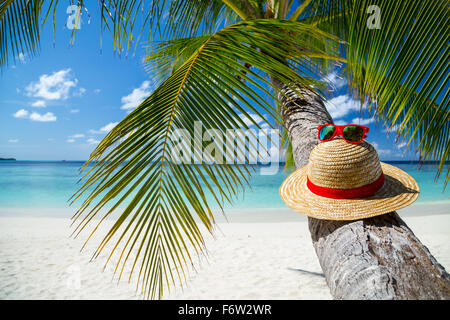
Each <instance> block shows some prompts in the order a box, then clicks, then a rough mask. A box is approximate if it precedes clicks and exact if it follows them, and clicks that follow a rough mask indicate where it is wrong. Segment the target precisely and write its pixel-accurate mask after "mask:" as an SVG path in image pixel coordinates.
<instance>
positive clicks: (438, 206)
mask: <svg viewBox="0 0 450 320" xmlns="http://www.w3.org/2000/svg"><path fill="white" fill-rule="evenodd" d="M121 209H123V208H118V209H116V212H114V213H113V214H112V215H111V216H110V217H108V218H107V220H111V219H115V218H116V217H117V216H118V214H119V213H120V212H121ZM212 210H213V214H214V218H215V219H216V222H217V223H221V222H225V223H253V222H295V221H307V217H306V216H305V215H302V214H300V213H297V212H295V211H293V210H291V209H289V208H287V207H285V208H248V209H236V208H229V209H225V210H224V212H225V215H224V214H223V213H222V212H221V211H219V210H217V209H212ZM75 212H76V208H67V207H66V208H2V207H0V218H4V217H29V218H71V217H72V216H73V215H74V214H75ZM104 213H106V210H102V211H101V212H100V213H99V214H98V215H97V216H96V218H98V219H99V217H102V216H103V214H104ZM397 213H398V214H399V215H400V217H426V216H429V215H447V214H450V202H449V203H447V202H437V203H414V204H412V205H410V206H408V207H406V208H403V209H400V210H398V211H397ZM194 219H197V217H194Z"/></svg>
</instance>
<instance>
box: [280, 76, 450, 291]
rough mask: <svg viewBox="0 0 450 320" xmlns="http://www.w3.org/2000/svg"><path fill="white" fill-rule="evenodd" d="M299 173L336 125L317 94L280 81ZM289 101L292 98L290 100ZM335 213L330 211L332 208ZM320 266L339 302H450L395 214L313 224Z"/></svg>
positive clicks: (437, 272) (447, 282)
mask: <svg viewBox="0 0 450 320" xmlns="http://www.w3.org/2000/svg"><path fill="white" fill-rule="evenodd" d="M272 83H273V84H274V85H275V86H277V88H278V89H279V90H281V92H283V93H284V95H283V94H279V95H278V99H279V101H280V102H281V105H282V106H283V107H284V108H282V116H283V121H284V125H285V128H286V129H287V131H288V135H289V138H290V141H291V144H292V149H293V154H294V160H295V164H296V166H297V167H302V166H304V165H306V164H307V162H308V159H309V154H310V152H311V150H312V149H313V148H314V147H315V146H316V145H317V143H318V139H317V127H318V126H319V125H321V124H324V123H332V118H331V116H330V114H329V113H328V112H327V110H326V108H325V105H324V103H323V102H322V100H321V99H320V97H318V96H317V95H315V94H314V93H312V92H310V91H307V90H304V89H302V90H300V92H301V93H302V96H301V97H300V96H299V95H298V94H296V92H294V91H292V90H290V89H289V88H287V87H286V86H283V85H282V84H281V83H279V82H278V81H277V80H276V79H272ZM286 96H288V97H289V98H287V97H286ZM330 209H331V208H330ZM308 222H309V230H310V232H311V237H312V241H313V245H314V248H315V250H316V254H317V256H318V258H319V262H320V265H321V267H322V270H323V272H324V274H325V277H326V281H327V284H328V286H329V287H330V291H331V294H332V295H333V297H334V298H335V299H450V276H449V274H448V273H447V272H446V271H445V269H444V268H443V267H442V266H441V265H440V264H439V263H438V262H437V261H436V259H435V258H434V257H433V256H432V255H431V253H430V252H429V250H428V249H427V248H426V247H425V246H424V245H423V244H422V243H421V242H420V241H419V239H417V237H416V236H415V235H414V233H413V232H412V231H411V229H409V228H408V226H407V225H406V224H405V222H404V221H403V220H402V219H401V218H400V217H399V216H398V214H397V213H396V212H391V213H388V214H384V215H381V216H377V217H373V218H369V219H363V220H356V221H331V220H319V219H314V218H308Z"/></svg>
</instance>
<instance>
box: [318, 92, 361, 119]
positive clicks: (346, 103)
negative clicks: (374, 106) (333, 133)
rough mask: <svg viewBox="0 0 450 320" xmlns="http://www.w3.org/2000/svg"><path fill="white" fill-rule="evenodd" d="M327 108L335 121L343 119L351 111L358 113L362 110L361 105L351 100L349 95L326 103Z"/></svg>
mask: <svg viewBox="0 0 450 320" xmlns="http://www.w3.org/2000/svg"><path fill="white" fill-rule="evenodd" d="M325 106H326V107H327V110H328V112H329V113H330V115H331V117H332V118H334V119H338V118H342V117H344V116H346V115H347V114H348V113H350V112H351V111H358V110H360V109H361V104H360V103H359V102H358V101H356V100H353V99H352V98H350V97H349V96H348V95H341V96H338V97H335V98H333V99H330V100H328V101H327V102H326V103H325ZM363 108H364V107H363Z"/></svg>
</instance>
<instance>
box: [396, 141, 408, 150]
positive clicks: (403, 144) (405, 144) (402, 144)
mask: <svg viewBox="0 0 450 320" xmlns="http://www.w3.org/2000/svg"><path fill="white" fill-rule="evenodd" d="M407 145H408V144H407V143H406V142H402V143H400V144H399V145H398V146H397V149H402V148H404V147H406V146H407Z"/></svg>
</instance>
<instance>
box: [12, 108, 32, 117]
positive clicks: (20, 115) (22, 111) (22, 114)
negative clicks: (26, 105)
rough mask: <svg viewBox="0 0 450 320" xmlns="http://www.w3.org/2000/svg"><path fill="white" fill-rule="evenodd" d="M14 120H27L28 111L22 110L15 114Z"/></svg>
mask: <svg viewBox="0 0 450 320" xmlns="http://www.w3.org/2000/svg"><path fill="white" fill-rule="evenodd" d="M13 117H14V118H27V117H28V111H27V110H25V109H20V110H18V111H17V112H16V113H14V114H13Z"/></svg>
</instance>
